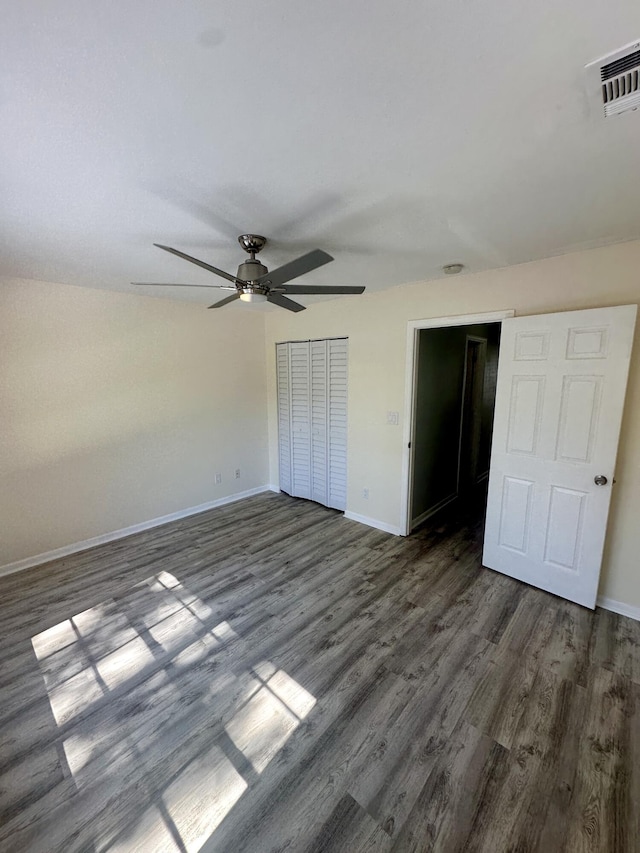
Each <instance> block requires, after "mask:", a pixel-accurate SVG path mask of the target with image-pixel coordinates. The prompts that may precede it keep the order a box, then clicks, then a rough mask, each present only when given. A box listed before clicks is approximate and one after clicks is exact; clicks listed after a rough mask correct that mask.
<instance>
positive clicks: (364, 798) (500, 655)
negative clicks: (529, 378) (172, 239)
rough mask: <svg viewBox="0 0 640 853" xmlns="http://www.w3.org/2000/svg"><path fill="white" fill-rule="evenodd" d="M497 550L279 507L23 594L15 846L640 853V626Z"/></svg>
mask: <svg viewBox="0 0 640 853" xmlns="http://www.w3.org/2000/svg"><path fill="white" fill-rule="evenodd" d="M247 518H250V519H251V527H250V535H247V525H246V524H241V525H240V524H239V523H238V519H247ZM480 555H481V535H480V527H479V525H478V519H477V518H474V517H473V516H471V515H469V514H467V515H465V516H462V515H460V514H458V513H457V511H456V509H455V507H453V508H451V510H449V511H447V512H445V513H444V514H443V515H442V516H441V517H440V518H434V519H433V520H431V521H430V522H428V523H427V524H425V525H424V526H423V527H422V528H421V529H420V530H418V531H416V533H415V534H414V535H412V536H410V537H407V538H402V537H395V536H392V535H389V534H386V533H384V532H382V531H379V530H374V529H373V528H367V527H364V526H363V525H361V524H358V523H357V522H354V521H350V520H347V519H345V518H343V517H342V516H341V515H340V514H339V513H337V512H336V511H334V510H328V509H326V508H324V507H319V506H318V505H315V504H313V503H311V502H309V501H298V500H295V499H293V498H289V497H288V496H286V495H284V494H280V495H276V494H262V495H256V496H254V497H252V498H248V499H246V500H245V501H243V502H241V503H237V504H233V505H228V506H223V507H219V508H218V509H216V510H212V511H209V512H205V513H201V514H199V515H197V516H192V517H189V518H185V519H182V520H180V521H177V522H173V523H171V524H168V525H165V526H163V527H161V528H156V529H153V530H147V531H143V532H141V533H139V534H135V535H133V536H130V537H128V538H126V539H123V540H120V541H117V542H112V543H108V544H105V545H101V546H99V547H97V548H94V549H92V550H88V551H85V552H82V553H79V554H75V555H72V556H69V557H65V558H64V559H60V560H57V561H55V562H52V563H50V564H48V565H47V566H42V567H38V568H34V569H30V570H27V571H25V572H21V573H19V574H16V575H11V576H7V577H5V578H0V853H15V851H18V850H19V851H23V850H24V851H28V853H130V851H141V852H142V853H146V851H149V853H161V851H169V853H175V851H179V853H184V851H186V850H198V851H200V853H212V851H219V852H220V851H222V852H223V853H230V851H233V853H235V851H242V853H270V851H276V850H278V851H280V850H285V849H286V850H288V851H290V853H291V851H293V853H308V851H314V853H320V851H322V853H360V851H362V853H364V851H369V853H388V851H390V850H391V849H393V850H394V851H396V853H405V851H418V850H421V851H442V853H455V851H457V850H460V851H463V850H464V851H465V853H469V851H474V850H475V851H482V853H498V851H503V850H504V851H507V850H508V851H514V853H515V851H518V853H524V851H532V853H533V851H539V853H556V851H557V852H558V853H560V851H563V853H573V851H601V853H604V851H607V853H627V852H628V853H637V850H638V849H640V817H639V815H640V809H638V802H639V801H640V623H635V622H633V621H631V620H629V619H626V618H625V617H622V616H618V615H615V614H611V613H606V612H604V611H596V612H595V613H593V612H591V611H588V610H585V609H583V608H579V607H578V606H577V605H573V604H569V603H567V602H563V601H562V600H560V599H557V598H555V597H553V596H551V595H549V594H547V593H544V592H542V591H540V590H533V589H531V588H529V587H526V586H525V585H523V584H520V583H519V582H517V581H515V580H513V579H511V578H508V577H505V576H503V575H500V574H496V573H494V572H490V571H488V570H485V569H482V567H481V562H480V559H481V556H480Z"/></svg>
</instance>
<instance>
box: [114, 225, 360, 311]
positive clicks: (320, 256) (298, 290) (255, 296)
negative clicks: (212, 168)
mask: <svg viewBox="0 0 640 853" xmlns="http://www.w3.org/2000/svg"><path fill="white" fill-rule="evenodd" d="M238 242H239V243H240V245H241V246H242V248H243V249H244V250H245V252H248V253H249V255H250V256H251V257H250V259H249V260H248V261H244V262H243V263H241V264H240V266H239V267H238V272H237V273H236V275H231V274H230V273H228V272H225V271H224V270H219V269H218V268H217V267H214V266H211V264H207V263H205V262H204V261H200V260H198V258H192V257H191V255H186V254H185V253H184V252H180V251H179V250H178V249H172V248H171V247H170V246H162V245H161V244H160V243H154V244H153V245H154V246H157V247H158V248H159V249H164V251H165V252H171V254H172V255H177V256H178V257H179V258H184V260H185V261H190V263H192V264H197V265H198V266H199V267H202V268H203V269H205V270H209V272H212V273H215V274H216V275H219V276H221V277H222V278H225V279H227V281H229V282H231V284H155V283H153V282H149V281H133V282H131V283H132V284H134V285H136V286H138V287H218V288H221V289H222V290H232V291H234V292H233V293H232V294H231V296H227V297H226V298H225V299H221V300H220V301H219V302H214V303H213V305H209V306H208V307H209V308H222V306H223V305H227V304H228V303H229V302H234V301H235V300H236V299H241V300H242V301H243V302H271V304H272V305H278V306H279V307H280V308H286V309H287V310H288V311H304V309H305V307H306V306H305V305H301V304H300V303H299V302H294V301H293V299H288V298H287V297H288V296H289V294H300V295H302V294H317V293H363V292H364V287H356V286H351V285H346V286H338V287H313V286H310V285H304V284H294V285H288V286H287V287H285V286H284V285H286V284H287V282H288V281H291V279H294V278H298V276H301V275H304V274H305V273H307V272H311V271H312V270H315V269H317V268H318V267H321V266H323V265H324V264H328V263H329V261H332V260H333V258H332V257H331V255H328V254H327V253H326V252H323V251H322V250H321V249H314V250H313V251H312V252H307V254H306V255H302V256H301V257H299V258H296V260H295V261H289V263H288V264H283V266H281V267H278V268H277V269H275V270H273V272H269V270H268V269H267V268H266V267H265V265H264V264H261V263H260V261H258V260H256V255H257V254H258V252H260V251H261V249H263V248H264V246H265V244H266V242H267V238H266V237H261V236H260V235H259V234H241V235H240V236H239V237H238Z"/></svg>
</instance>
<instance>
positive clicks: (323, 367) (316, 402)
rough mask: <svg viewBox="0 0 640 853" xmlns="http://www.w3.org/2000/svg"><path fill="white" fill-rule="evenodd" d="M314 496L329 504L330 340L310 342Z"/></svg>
mask: <svg viewBox="0 0 640 853" xmlns="http://www.w3.org/2000/svg"><path fill="white" fill-rule="evenodd" d="M309 351H310V356H311V497H312V499H313V500H314V501H318V503H321V504H325V505H326V504H328V502H329V490H328V479H329V470H328V453H327V451H328V422H327V415H328V407H327V341H310V343H309Z"/></svg>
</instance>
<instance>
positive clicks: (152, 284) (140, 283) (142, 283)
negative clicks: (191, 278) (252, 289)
mask: <svg viewBox="0 0 640 853" xmlns="http://www.w3.org/2000/svg"><path fill="white" fill-rule="evenodd" d="M131 284H133V285H135V286H136V287H221V288H222V289H223V290H235V287H229V286H228V285H226V284H169V283H167V282H164V281H163V282H160V281H132V282H131Z"/></svg>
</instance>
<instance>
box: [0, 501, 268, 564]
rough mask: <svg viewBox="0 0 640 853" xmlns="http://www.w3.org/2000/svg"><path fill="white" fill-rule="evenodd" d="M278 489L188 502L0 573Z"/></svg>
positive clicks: (46, 561)
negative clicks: (177, 507) (156, 516)
mask: <svg viewBox="0 0 640 853" xmlns="http://www.w3.org/2000/svg"><path fill="white" fill-rule="evenodd" d="M268 491H277V492H279V491H280V489H278V488H276V487H275V486H270V485H269V486H257V487H256V488H255V489H247V491H245V492H236V493H235V494H233V495H227V497H226V498H217V499H216V500H214V501H207V502H206V503H204V504H200V505H199V506H190V507H188V508H187V509H181V510H178V512H171V513H169V515H161V516H160V517H159V518H152V519H150V520H149V521H143V522H141V523H140V524H132V525H131V527H123V528H121V529H120V530H114V531H112V532H111V533H103V534H101V535H100V536H93V537H92V538H91V539H85V540H84V541H82V542H74V543H72V544H71V545H64V546H63V547H62V548H55V549H54V550H53V551H46V552H45V553H44V554H36V555H35V556H33V557H26V558H25V559H24V560H16V562H15V563H7V564H6V565H4V566H0V577H2V576H3V575H11V574H13V573H14V572H21V571H23V569H31V568H33V567H34V566H40V565H42V564H43V563H50V562H51V560H59V559H60V558H61V557H68V556H70V555H71V554H77V553H79V552H80V551H86V550H87V549H88V548H95V546H96V545H104V544H105V543H106V542H114V541H115V540H116V539H124V537H125V536H131V535H132V534H133V533H141V532H142V531H143V530H150V529H151V528H152V527H160V526H161V525H162V524H168V523H169V522H170V521H178V520H179V519H181V518H187V516H189V515H197V514H198V513H199V512H206V511H207V510H208V509H215V507H217V506H224V505H225V504H230V503H234V502H235V501H241V500H242V499H243V498H250V497H251V496H252V495H259V494H260V493H261V492H268Z"/></svg>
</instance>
